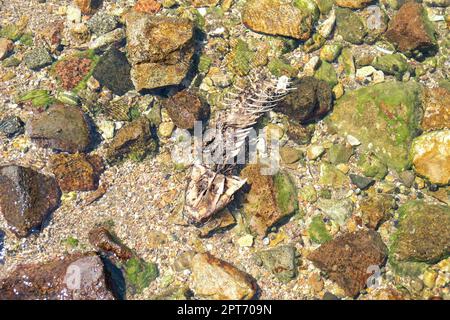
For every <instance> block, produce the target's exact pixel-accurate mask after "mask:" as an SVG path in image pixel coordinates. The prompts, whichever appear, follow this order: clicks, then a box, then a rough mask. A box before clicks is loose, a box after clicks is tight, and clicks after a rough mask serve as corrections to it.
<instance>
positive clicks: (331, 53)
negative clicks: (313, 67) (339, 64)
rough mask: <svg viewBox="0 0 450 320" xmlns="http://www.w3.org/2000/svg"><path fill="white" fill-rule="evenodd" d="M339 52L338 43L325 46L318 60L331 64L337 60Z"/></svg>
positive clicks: (340, 47) (339, 45) (340, 48)
mask: <svg viewBox="0 0 450 320" xmlns="http://www.w3.org/2000/svg"><path fill="white" fill-rule="evenodd" d="M341 51H342V44H340V43H333V44H326V45H324V46H323V47H322V49H321V50H320V59H322V60H324V61H326V62H329V63H331V62H333V61H335V60H336V59H337V57H338V56H339V55H340V54H341Z"/></svg>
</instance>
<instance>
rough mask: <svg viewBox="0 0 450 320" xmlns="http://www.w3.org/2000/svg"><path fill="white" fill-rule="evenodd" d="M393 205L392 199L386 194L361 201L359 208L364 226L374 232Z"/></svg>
mask: <svg viewBox="0 0 450 320" xmlns="http://www.w3.org/2000/svg"><path fill="white" fill-rule="evenodd" d="M394 203H395V202H394V197H393V196H391V195H387V194H375V195H372V196H370V197H368V198H365V199H363V200H362V201H361V202H360V204H359V208H360V210H361V213H362V215H361V217H362V220H363V222H364V224H365V225H366V226H367V227H369V228H370V229H374V230H376V229H377V227H378V226H379V225H380V223H382V222H384V220H385V219H386V218H387V215H388V213H389V211H390V210H391V209H392V208H393V207H394Z"/></svg>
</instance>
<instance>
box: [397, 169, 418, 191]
mask: <svg viewBox="0 0 450 320" xmlns="http://www.w3.org/2000/svg"><path fill="white" fill-rule="evenodd" d="M398 176H399V178H400V180H401V182H402V183H403V184H404V185H405V186H406V187H408V188H411V187H412V186H413V185H414V181H415V179H416V176H415V174H414V172H413V171H411V170H406V171H403V172H400V174H399V175H398Z"/></svg>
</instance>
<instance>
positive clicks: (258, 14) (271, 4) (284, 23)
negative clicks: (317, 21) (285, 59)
mask: <svg viewBox="0 0 450 320" xmlns="http://www.w3.org/2000/svg"><path fill="white" fill-rule="evenodd" d="M294 2H295V1H292V0H249V1H247V2H246V3H245V5H244V8H243V11H242V22H243V23H244V25H245V26H247V27H248V28H250V29H252V30H254V31H256V32H262V33H267V34H271V35H280V36H286V37H292V38H295V39H299V40H306V39H308V38H309V37H310V36H311V30H312V25H313V21H314V17H313V16H312V14H311V11H310V10H309V8H308V9H305V8H301V7H299V6H296V5H295V4H294Z"/></svg>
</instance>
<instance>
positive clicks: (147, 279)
mask: <svg viewBox="0 0 450 320" xmlns="http://www.w3.org/2000/svg"><path fill="white" fill-rule="evenodd" d="M123 268H124V271H125V272H124V275H125V279H126V282H127V289H128V290H131V292H134V293H135V294H140V293H142V291H143V290H144V289H145V288H147V287H148V286H149V285H150V283H151V282H153V281H155V280H156V278H158V276H159V269H158V266H157V265H156V264H155V263H152V262H146V261H144V260H143V259H140V258H138V257H136V256H133V257H132V258H131V259H128V260H127V261H126V262H125V264H124V266H123Z"/></svg>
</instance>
